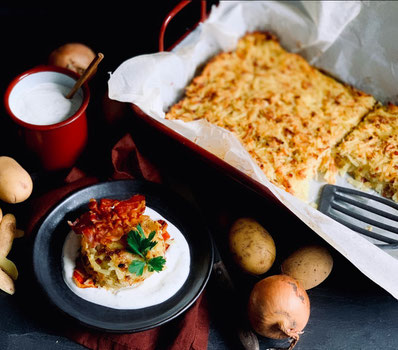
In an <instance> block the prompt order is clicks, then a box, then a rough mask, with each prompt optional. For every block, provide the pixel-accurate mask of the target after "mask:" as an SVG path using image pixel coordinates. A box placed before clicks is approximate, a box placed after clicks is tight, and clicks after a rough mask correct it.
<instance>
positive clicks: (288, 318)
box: [248, 275, 310, 349]
mask: <svg viewBox="0 0 398 350" xmlns="http://www.w3.org/2000/svg"><path fill="white" fill-rule="evenodd" d="M248 316H249V321H250V323H251V325H252V327H253V329H254V330H255V331H256V332H257V333H258V334H260V335H262V336H265V337H268V338H272V339H284V338H292V343H291V345H290V347H289V349H293V347H294V346H295V345H296V343H297V341H298V340H299V335H300V334H301V333H302V331H303V329H304V327H305V326H306V325H307V322H308V319H309V317H310V300H309V298H308V295H307V292H306V291H305V290H304V289H303V288H302V287H301V285H300V284H299V282H298V281H297V280H295V279H293V278H292V277H289V276H287V275H274V276H269V277H266V278H264V279H262V280H261V281H259V282H257V283H256V284H255V285H254V287H253V290H252V291H251V294H250V297H249V304H248Z"/></svg>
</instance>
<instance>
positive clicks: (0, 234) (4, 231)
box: [0, 214, 17, 257]
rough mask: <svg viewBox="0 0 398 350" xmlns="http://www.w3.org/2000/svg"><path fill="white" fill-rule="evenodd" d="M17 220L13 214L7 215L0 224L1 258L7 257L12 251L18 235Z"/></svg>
mask: <svg viewBox="0 0 398 350" xmlns="http://www.w3.org/2000/svg"><path fill="white" fill-rule="evenodd" d="M16 230H17V228H16V219H15V216H14V215H13V214H6V215H4V217H3V220H1V222H0V256H4V257H6V256H7V255H8V253H9V252H10V250H11V247H12V243H13V241H14V238H15V234H16Z"/></svg>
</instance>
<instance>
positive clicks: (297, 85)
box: [166, 32, 375, 200]
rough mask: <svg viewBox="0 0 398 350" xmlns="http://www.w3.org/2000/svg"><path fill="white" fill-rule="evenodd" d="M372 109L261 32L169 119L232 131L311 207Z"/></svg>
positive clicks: (212, 67) (201, 79)
mask: <svg viewBox="0 0 398 350" xmlns="http://www.w3.org/2000/svg"><path fill="white" fill-rule="evenodd" d="M374 104H375V99H374V98H373V97H372V96H370V95H367V94H365V93H363V92H361V91H358V90H356V89H354V88H352V87H350V86H347V85H345V84H342V83H340V82H338V81H336V80H335V79H333V78H331V77H329V76H327V75H326V74H323V73H322V72H320V71H319V70H317V69H316V68H314V67H312V66H311V65H310V64H309V63H308V62H307V61H306V60H305V59H304V58H302V57H301V56H299V55H297V54H293V53H289V52H287V51H285V50H284V49H283V48H282V47H281V45H280V44H279V42H278V41H277V39H276V38H275V37H274V36H273V35H271V34H268V33H260V32H255V33H250V34H247V35H245V36H244V37H243V38H241V39H240V40H239V42H238V45H237V48H236V50H235V51H233V52H224V53H220V54H218V55H217V56H215V57H214V58H213V59H212V60H210V62H209V63H208V64H207V65H206V66H205V67H204V69H203V71H202V72H201V74H200V75H199V76H197V77H195V78H194V79H193V81H192V82H191V83H190V84H189V85H188V86H187V88H186V91H185V96H184V97H183V99H182V100H180V101H179V102H178V103H176V104H175V105H173V106H172V107H171V108H170V110H169V111H168V113H166V118H167V119H180V120H184V121H192V120H197V119H202V118H204V119H206V120H207V121H209V122H210V123H213V124H215V125H218V126H220V127H223V128H225V129H227V130H229V131H231V132H232V133H233V134H234V135H235V136H236V137H237V138H238V139H239V140H240V142H241V143H242V145H243V146H244V147H245V148H246V150H247V151H248V152H249V153H250V155H251V156H252V158H253V159H254V161H255V162H256V163H257V164H258V165H259V166H260V168H261V169H262V170H263V172H264V173H265V175H266V176H267V178H268V179H269V180H270V181H271V182H272V183H274V184H276V185H278V186H279V187H281V188H283V189H284V190H286V191H287V192H290V193H292V194H294V195H296V196H297V197H299V198H301V199H304V200H306V199H307V195H308V190H309V182H310V180H311V179H313V178H315V177H316V176H317V174H318V171H321V172H323V173H325V175H326V178H327V179H328V180H329V181H330V182H333V179H334V174H335V172H336V171H335V167H334V161H333V158H332V156H331V149H332V147H333V146H334V145H335V144H336V143H337V142H339V141H340V140H341V139H342V138H343V137H344V136H345V134H346V133H347V132H349V131H350V130H351V129H352V127H354V126H355V125H356V124H357V123H358V122H359V121H360V120H361V119H362V117H363V116H364V115H365V114H366V113H367V112H369V111H370V110H371V109H372V107H373V106H374Z"/></svg>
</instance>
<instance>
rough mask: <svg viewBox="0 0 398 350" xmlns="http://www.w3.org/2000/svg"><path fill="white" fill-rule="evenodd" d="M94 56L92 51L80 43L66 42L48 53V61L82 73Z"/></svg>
mask: <svg viewBox="0 0 398 350" xmlns="http://www.w3.org/2000/svg"><path fill="white" fill-rule="evenodd" d="M94 58H95V53H94V51H93V50H92V49H91V48H90V47H88V46H86V45H84V44H82V43H67V44H64V45H62V46H60V47H58V48H56V49H55V50H54V51H52V52H51V53H50V56H49V57H48V63H49V64H51V65H54V66H58V67H63V68H67V69H69V70H72V71H74V72H76V73H77V74H79V75H82V74H83V72H84V71H85V70H86V68H87V67H88V66H89V65H90V63H91V61H92V60H93V59H94Z"/></svg>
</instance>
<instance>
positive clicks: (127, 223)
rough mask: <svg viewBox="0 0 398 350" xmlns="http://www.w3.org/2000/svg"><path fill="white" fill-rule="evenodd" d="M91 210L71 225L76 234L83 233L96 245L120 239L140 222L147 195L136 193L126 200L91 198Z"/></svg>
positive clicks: (90, 242) (87, 239) (88, 240)
mask: <svg viewBox="0 0 398 350" xmlns="http://www.w3.org/2000/svg"><path fill="white" fill-rule="evenodd" d="M88 207H89V211H87V212H85V213H84V214H82V215H81V216H80V218H78V219H76V220H75V221H74V222H69V225H70V226H71V228H72V229H73V231H74V232H75V233H76V234H82V235H83V236H84V238H85V239H86V241H87V242H88V243H89V244H90V245H92V246H96V245H97V244H98V243H100V244H104V245H106V244H107V243H109V242H113V241H118V240H119V239H120V238H121V237H122V236H123V235H124V234H125V233H127V232H128V231H130V229H131V227H132V226H135V225H137V224H138V222H139V218H140V216H141V215H142V214H143V213H144V211H145V197H144V196H142V195H139V194H137V195H134V196H132V197H131V198H129V199H126V200H122V201H119V200H116V199H107V198H105V199H101V200H100V201H99V202H98V201H97V200H95V199H91V200H90V201H89V204H88Z"/></svg>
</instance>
